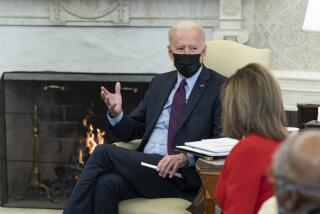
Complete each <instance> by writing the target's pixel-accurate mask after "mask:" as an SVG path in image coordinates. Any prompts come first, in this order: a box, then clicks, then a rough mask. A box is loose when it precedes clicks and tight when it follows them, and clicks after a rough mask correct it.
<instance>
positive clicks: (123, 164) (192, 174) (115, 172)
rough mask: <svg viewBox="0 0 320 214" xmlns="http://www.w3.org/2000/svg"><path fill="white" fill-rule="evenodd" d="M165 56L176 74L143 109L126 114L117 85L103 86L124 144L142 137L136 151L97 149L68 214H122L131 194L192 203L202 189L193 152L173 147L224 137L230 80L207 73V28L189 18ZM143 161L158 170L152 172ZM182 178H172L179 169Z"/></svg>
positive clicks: (156, 87)
mask: <svg viewBox="0 0 320 214" xmlns="http://www.w3.org/2000/svg"><path fill="white" fill-rule="evenodd" d="M169 43H170V44H169V45H168V53H169V56H170V58H171V60H173V62H174V65H175V67H176V68H177V71H176V70H175V71H171V72H168V73H164V74H160V75H158V76H157V77H155V78H154V79H153V80H152V81H151V83H150V87H149V90H148V91H147V93H146V95H145V97H144V99H143V100H142V102H141V103H140V104H139V106H138V107H137V108H136V109H135V110H134V111H133V112H132V113H131V114H130V115H126V114H125V113H124V112H123V111H122V97H121V86H120V83H119V82H118V83H116V86H115V93H111V92H109V91H108V90H106V89H105V88H104V87H102V88H101V98H102V99H103V100H104V102H105V103H106V105H107V107H108V115H107V116H108V125H109V127H110V129H111V130H112V131H113V133H114V134H115V135H116V136H118V137H119V138H120V139H121V140H123V141H129V140H132V139H135V138H142V143H141V145H140V147H139V149H138V151H131V150H127V149H124V148H119V147H116V146H112V145H102V146H98V147H97V148H96V149H95V151H94V153H93V155H92V156H91V157H90V159H89V160H88V162H87V163H86V166H85V168H84V170H83V172H82V174H81V176H80V179H79V181H78V182H77V184H76V186H75V188H74V190H73V193H72V195H71V197H70V199H69V201H68V204H67V206H66V208H65V211H64V213H65V214H81V213H86V214H87V213H99V214H100V213H101V214H102V213H106V212H107V213H117V212H118V202H119V201H121V200H124V199H129V198H134V197H147V198H159V197H181V198H186V199H189V200H192V199H193V198H194V196H195V194H196V192H197V191H198V190H199V188H200V184H201V182H200V178H199V176H198V175H197V173H196V171H195V167H194V164H195V159H194V157H193V156H192V155H188V154H185V153H180V152H176V151H175V150H174V148H175V146H177V145H183V144H184V143H185V142H187V141H196V140H201V139H204V138H212V137H218V136H219V135H220V114H221V107H220V98H219V93H220V87H221V85H222V84H223V82H224V81H225V77H223V76H222V75H220V74H218V73H216V72H215V71H212V70H210V69H208V68H206V67H205V66H204V65H203V64H202V62H203V60H204V57H205V52H206V45H205V35H204V31H203V29H202V27H201V26H200V25H198V24H195V23H193V22H189V21H184V22H180V23H178V24H176V25H174V26H173V27H172V28H171V29H170V31H169ZM141 162H146V163H149V164H153V165H156V166H157V169H156V170H154V169H151V168H148V167H144V166H142V165H141ZM177 171H178V172H179V173H181V174H182V178H180V177H176V176H174V175H175V173H176V172H177Z"/></svg>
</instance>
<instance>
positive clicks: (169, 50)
mask: <svg viewBox="0 0 320 214" xmlns="http://www.w3.org/2000/svg"><path fill="white" fill-rule="evenodd" d="M167 49H168V55H169V57H170V59H171V61H172V62H173V61H174V58H173V54H172V50H171V47H170V45H168V46H167Z"/></svg>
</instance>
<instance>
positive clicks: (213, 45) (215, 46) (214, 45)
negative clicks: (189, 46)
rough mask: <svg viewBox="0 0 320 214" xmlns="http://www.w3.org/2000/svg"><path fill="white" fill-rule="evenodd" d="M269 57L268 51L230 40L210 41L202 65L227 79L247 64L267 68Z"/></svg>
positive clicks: (269, 51)
mask: <svg viewBox="0 0 320 214" xmlns="http://www.w3.org/2000/svg"><path fill="white" fill-rule="evenodd" d="M270 57H271V50H270V49H258V48H252V47H249V46H247V45H244V44H241V43H238V42H234V41H231V40H211V41H208V42H207V52H206V58H205V60H204V64H205V65H206V66H207V67H208V68H211V69H213V70H215V71H217V72H218V73H220V74H222V75H224V76H226V77H229V76H231V75H232V74H233V73H235V72H236V71H237V69H239V68H241V67H243V66H245V65H247V64H249V63H254V62H255V63H260V64H262V65H264V66H266V67H269V62H270Z"/></svg>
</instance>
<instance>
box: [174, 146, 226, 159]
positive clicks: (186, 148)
mask: <svg viewBox="0 0 320 214" xmlns="http://www.w3.org/2000/svg"><path fill="white" fill-rule="evenodd" d="M176 147H177V148H179V149H183V150H186V151H190V152H195V153H199V154H202V155H206V156H210V157H220V156H227V155H229V153H230V151H227V152H210V151H208V150H203V149H197V148H194V147H191V146H176Z"/></svg>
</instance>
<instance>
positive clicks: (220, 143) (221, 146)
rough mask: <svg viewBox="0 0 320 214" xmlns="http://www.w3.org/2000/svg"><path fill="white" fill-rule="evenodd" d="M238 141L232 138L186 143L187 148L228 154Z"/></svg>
mask: <svg viewBox="0 0 320 214" xmlns="http://www.w3.org/2000/svg"><path fill="white" fill-rule="evenodd" d="M237 143H238V140H235V139H232V138H226V137H225V138H216V139H205V140H201V141H193V142H186V143H185V145H186V146H191V147H194V148H197V149H203V150H207V151H210V152H228V151H230V150H231V149H232V148H233V147H234V146H235V145H236V144H237Z"/></svg>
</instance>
